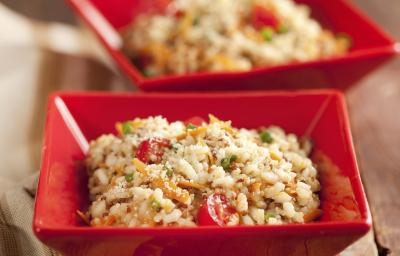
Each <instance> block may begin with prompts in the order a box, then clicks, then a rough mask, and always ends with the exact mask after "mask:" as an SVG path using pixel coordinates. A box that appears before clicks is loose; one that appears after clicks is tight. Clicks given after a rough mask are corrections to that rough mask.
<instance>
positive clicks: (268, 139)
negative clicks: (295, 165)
mask: <svg viewBox="0 0 400 256" xmlns="http://www.w3.org/2000/svg"><path fill="white" fill-rule="evenodd" d="M260 138H261V140H262V142H265V143H272V141H273V140H274V139H273V138H272V136H271V134H270V133H269V132H267V131H263V132H261V133H260Z"/></svg>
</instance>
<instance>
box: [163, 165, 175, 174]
mask: <svg viewBox="0 0 400 256" xmlns="http://www.w3.org/2000/svg"><path fill="white" fill-rule="evenodd" d="M163 169H164V170H167V172H166V173H165V174H166V175H167V176H168V177H172V174H173V173H174V171H173V170H172V168H171V167H169V166H168V165H167V164H164V166H163Z"/></svg>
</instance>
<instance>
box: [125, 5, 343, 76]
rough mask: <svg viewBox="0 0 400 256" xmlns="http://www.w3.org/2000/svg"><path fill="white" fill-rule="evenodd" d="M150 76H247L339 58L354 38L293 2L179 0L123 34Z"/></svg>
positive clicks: (133, 57)
mask: <svg viewBox="0 0 400 256" xmlns="http://www.w3.org/2000/svg"><path fill="white" fill-rule="evenodd" d="M121 34H122V37H123V42H124V45H123V51H124V52H125V53H126V54H127V55H128V56H129V57H130V58H131V60H132V61H133V63H134V64H135V65H136V66H138V68H139V69H141V71H142V72H143V74H144V75H145V76H160V75H171V74H186V73H195V72H206V71H246V70H250V69H252V68H254V67H259V66H275V65H281V64H286V63H291V62H304V61H310V60H316V59H320V58H326V57H331V56H337V55H341V54H344V53H346V52H347V51H348V50H349V48H350V40H349V37H348V36H345V34H343V33H341V34H338V35H335V34H334V33H333V32H331V31H329V30H327V29H324V28H322V26H321V25H320V24H319V23H318V22H317V21H316V20H315V19H313V18H312V17H311V16H310V9H309V8H308V7H307V6H306V5H302V4H297V3H295V2H294V1H293V0H234V1H225V0H216V1H215V0H173V1H170V2H169V4H168V6H167V8H166V11H165V12H164V13H155V12H153V13H147V14H143V15H139V16H138V17H136V18H135V19H134V21H133V22H132V23H131V24H130V25H128V26H127V27H126V28H124V29H123V30H121Z"/></svg>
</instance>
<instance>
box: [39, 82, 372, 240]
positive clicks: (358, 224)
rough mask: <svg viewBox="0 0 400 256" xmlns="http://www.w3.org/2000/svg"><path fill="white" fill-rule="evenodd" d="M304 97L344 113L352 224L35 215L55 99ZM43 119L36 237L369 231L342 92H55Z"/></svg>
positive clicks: (46, 170) (43, 182)
mask: <svg viewBox="0 0 400 256" xmlns="http://www.w3.org/2000/svg"><path fill="white" fill-rule="evenodd" d="M301 95H303V96H305V95H327V96H329V95H330V96H333V97H336V98H337V99H338V100H339V107H340V111H341V112H342V113H343V120H344V126H343V127H344V130H345V134H344V136H345V137H346V140H347V141H348V142H349V145H348V147H349V154H350V155H351V159H352V161H351V163H349V164H350V165H351V166H352V169H354V170H355V171H356V173H355V176H356V177H355V178H356V179H354V180H353V181H352V187H353V190H354V193H355V197H356V200H357V202H358V206H359V208H360V212H361V219H359V220H354V221H321V222H312V223H306V224H280V225H262V226H233V227H222V228H221V227H212V226H204V227H155V228H154V227H153V228H151V227H149V228H136V227H135V228H125V227H96V228H93V227H85V226H82V227H78V226H77V227H49V226H45V225H43V224H42V223H41V222H40V216H38V215H37V212H38V211H37V210H38V208H42V207H46V206H45V205H42V196H45V195H44V194H43V193H42V191H44V190H45V187H46V186H47V184H46V180H47V177H48V173H49V168H48V167H49V163H48V160H49V152H48V151H47V148H46V145H47V144H48V143H49V142H50V137H51V134H50V133H49V131H50V130H49V126H50V125H51V123H50V122H49V120H50V115H51V114H49V113H51V112H52V108H54V105H53V104H51V102H52V101H54V99H55V98H56V97H61V98H62V97H68V96H89V97H108V96H110V97H132V98H135V97H144V98H145V97H149V98H164V99H168V98H180V97H182V98H185V97H189V96H190V97H199V98H202V97H203V98H213V97H221V96H223V97H232V98H241V97H243V96H245V97H252V96H258V97H259V96H278V97H279V96H291V97H294V96H301ZM47 113H48V114H47V117H46V128H45V134H44V135H45V136H44V137H45V139H44V143H43V145H44V146H43V149H42V166H41V172H40V177H39V184H38V189H37V193H36V204H35V211H34V218H33V229H34V232H35V234H36V235H37V236H38V237H42V236H47V235H52V236H63V235H80V234H90V235H107V234H111V233H112V234H120V235H147V234H151V235H156V236H163V235H170V234H171V233H173V234H174V235H185V234H194V233H196V234H198V235H202V234H209V232H210V231H212V232H213V234H224V235H233V234H249V233H254V232H260V231H261V232H263V233H264V234H270V235H274V234H277V233H276V232H281V233H288V234H292V235H294V234H295V233H296V232H300V231H301V234H315V233H318V234H321V235H322V234H330V233H343V234H352V233H365V232H367V231H368V230H369V229H370V228H371V223H372V219H371V213H370V210H369V207H368V203H367V198H366V195H365V192H364V189H363V186H362V183H361V178H360V172H359V169H358V166H357V162H356V155H355V151H354V147H353V141H352V136H351V131H350V124H349V119H348V113H347V108H346V103H345V98H344V95H343V93H341V92H340V91H338V90H335V89H315V90H306V91H304V90H303V91H289V92H288V91H271V92H222V93H193V92H192V93H151V94H144V93H140V92H139V93H134V94H132V93H105V92H91V93H87V92H73V93H64V92H56V93H53V94H52V95H51V96H50V97H49V104H48V112H47Z"/></svg>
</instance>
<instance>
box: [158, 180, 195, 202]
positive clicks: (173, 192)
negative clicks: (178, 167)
mask: <svg viewBox="0 0 400 256" xmlns="http://www.w3.org/2000/svg"><path fill="white" fill-rule="evenodd" d="M151 185H152V186H153V187H156V188H160V189H161V190H162V192H163V193H164V194H165V196H167V197H169V198H172V199H175V200H177V201H179V202H181V203H184V204H185V203H187V202H188V199H189V197H190V195H189V192H188V191H187V190H184V189H181V188H178V187H177V186H176V185H175V183H173V182H172V181H170V180H168V179H165V180H163V179H161V178H155V179H154V180H153V181H152V183H151Z"/></svg>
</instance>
